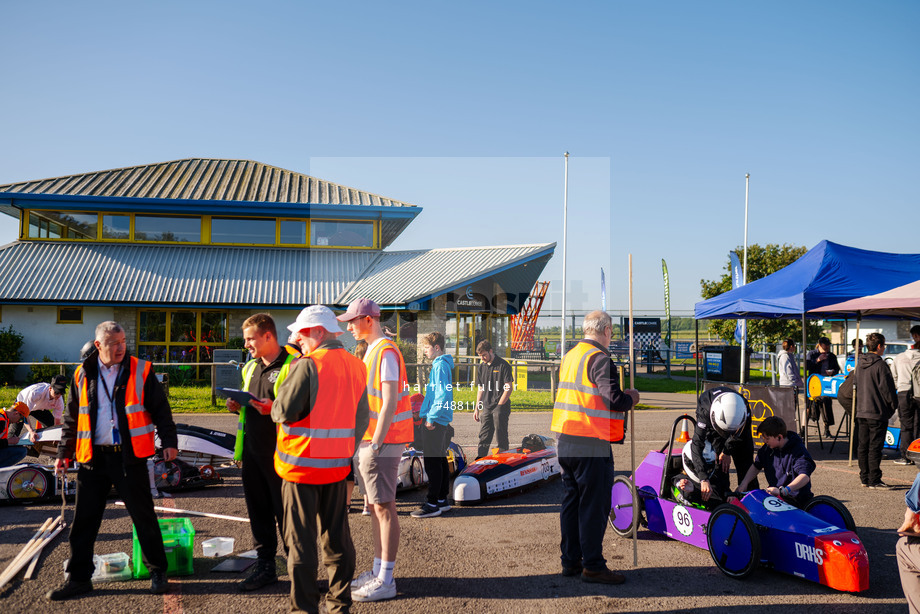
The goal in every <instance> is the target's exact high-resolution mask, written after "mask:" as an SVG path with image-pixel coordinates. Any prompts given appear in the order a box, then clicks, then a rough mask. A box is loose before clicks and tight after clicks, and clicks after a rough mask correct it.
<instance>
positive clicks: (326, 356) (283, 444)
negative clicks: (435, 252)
mask: <svg viewBox="0 0 920 614" xmlns="http://www.w3.org/2000/svg"><path fill="white" fill-rule="evenodd" d="M288 329H289V330H291V331H292V332H293V333H294V335H295V343H296V344H297V345H299V346H300V348H301V351H302V352H303V358H301V359H300V360H298V361H297V362H296V363H295V364H294V366H293V367H292V368H291V371H290V374H289V375H288V377H287V379H286V380H285V382H284V385H282V386H281V387H280V388H279V389H278V393H277V395H276V397H275V400H274V402H272V403H271V417H272V419H273V420H274V421H275V422H277V423H278V424H279V427H278V436H277V440H278V444H277V450H276V451H275V453H274V465H275V470H276V471H277V472H278V475H279V476H281V478H282V479H283V481H282V485H281V493H282V499H283V501H284V522H285V526H284V531H283V532H282V533H283V535H284V538H285V540H286V542H287V551H288V575H289V576H290V578H291V611H292V612H318V611H319V586H318V583H317V568H318V567H319V561H318V558H317V548H316V540H317V537H318V536H321V539H320V541H321V543H320V547H321V549H322V552H323V564H324V566H325V568H326V573H327V575H328V577H329V592H328V594H327V595H326V611H328V612H348V611H349V609H350V607H351V603H352V600H351V587H350V583H351V579H352V576H353V575H354V573H355V547H354V543H353V542H352V539H351V531H350V529H349V526H348V508H347V507H345V506H343V505H342V499H343V498H344V497H345V496H346V494H347V492H348V491H347V486H346V481H345V478H346V476H347V475H348V471H349V468H350V467H351V459H352V456H353V455H354V452H355V447H356V446H357V442H358V441H360V440H361V437H362V436H363V434H364V430H365V429H366V428H367V423H368V401H367V374H366V371H365V367H364V363H363V362H362V361H361V360H360V359H358V358H356V357H354V356H352V355H351V354H350V353H349V352H348V351H347V350H346V349H345V347H344V346H343V345H342V343H341V342H340V341H339V340H338V339H337V338H336V337H338V336H339V335H341V334H342V329H341V328H340V327H339V325H338V322H337V321H336V319H335V315H334V314H333V313H332V311H331V310H330V309H329V308H327V307H324V306H323V305H313V306H311V307H307V308H306V309H304V310H303V311H301V312H300V314H299V315H298V316H297V320H296V321H295V322H294V323H293V324H291V325H290V326H289V327H288Z"/></svg>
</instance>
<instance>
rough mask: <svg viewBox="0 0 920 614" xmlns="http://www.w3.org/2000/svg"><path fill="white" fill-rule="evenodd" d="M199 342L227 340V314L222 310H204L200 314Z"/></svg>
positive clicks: (221, 341)
mask: <svg viewBox="0 0 920 614" xmlns="http://www.w3.org/2000/svg"><path fill="white" fill-rule="evenodd" d="M201 342H202V343H226V342H227V314H226V313H224V312H222V311H205V312H202V314H201Z"/></svg>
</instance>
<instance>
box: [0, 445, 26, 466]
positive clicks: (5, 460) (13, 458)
mask: <svg viewBox="0 0 920 614" xmlns="http://www.w3.org/2000/svg"><path fill="white" fill-rule="evenodd" d="M28 453H29V451H28V450H27V449H26V447H25V446H8V447H6V448H0V467H12V466H13V465H18V464H19V463H20V461H22V459H24V458H25V457H26V454H28Z"/></svg>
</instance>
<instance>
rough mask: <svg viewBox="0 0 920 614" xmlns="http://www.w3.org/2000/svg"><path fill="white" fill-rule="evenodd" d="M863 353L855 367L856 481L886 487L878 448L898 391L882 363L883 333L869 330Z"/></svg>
mask: <svg viewBox="0 0 920 614" xmlns="http://www.w3.org/2000/svg"><path fill="white" fill-rule="evenodd" d="M866 349H867V350H868V351H867V352H866V353H865V354H863V355H862V356H860V359H859V363H858V364H857V367H856V382H855V383H856V429H857V432H858V434H859V435H858V438H859V446H858V448H857V450H856V457H857V459H858V460H859V481H860V482H861V483H862V485H863V486H868V487H869V488H889V486H888V484H886V483H885V482H883V481H882V468H881V464H882V448H883V447H884V445H885V432H886V431H887V430H888V429H887V424H888V419H889V418H891V416H893V415H894V412H895V410H896V409H897V406H898V393H897V390H896V389H895V386H894V379H893V378H892V377H891V370H890V369H889V368H888V365H887V364H885V360H884V359H883V358H882V354H884V353H885V336H884V335H882V334H880V333H870V334H869V336H867V337H866Z"/></svg>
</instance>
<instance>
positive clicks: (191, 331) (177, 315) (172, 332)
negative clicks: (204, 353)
mask: <svg viewBox="0 0 920 614" xmlns="http://www.w3.org/2000/svg"><path fill="white" fill-rule="evenodd" d="M197 320H198V318H196V317H195V312H193V311H173V312H172V313H170V317H169V340H170V341H179V342H191V343H195V342H196V341H197V340H198V339H197V335H196V334H195V332H196V330H197V328H198V326H197Z"/></svg>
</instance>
